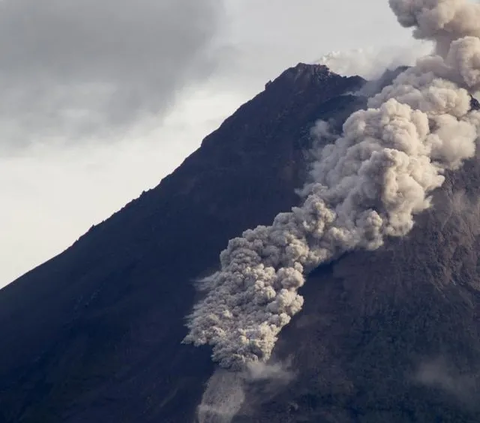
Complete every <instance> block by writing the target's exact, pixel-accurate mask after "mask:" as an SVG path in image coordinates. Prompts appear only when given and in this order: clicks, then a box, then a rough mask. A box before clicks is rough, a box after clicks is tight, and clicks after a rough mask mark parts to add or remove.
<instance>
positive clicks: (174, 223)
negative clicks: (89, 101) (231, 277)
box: [0, 64, 480, 423]
mask: <svg viewBox="0 0 480 423" xmlns="http://www.w3.org/2000/svg"><path fill="white" fill-rule="evenodd" d="M364 83H365V81H363V80H362V79H361V78H358V77H354V78H345V77H340V76H338V75H336V74H334V73H331V72H330V71H329V70H328V69H327V68H325V67H323V66H315V65H303V64H299V65H298V66H296V67H295V68H291V69H288V70H287V71H285V72H284V73H283V74H282V75H280V77H278V78H277V79H276V80H274V81H273V82H271V83H269V84H267V86H266V89H265V91H264V92H262V93H261V94H259V95H258V96H257V97H255V98H254V99H253V100H251V101H250V102H248V103H247V104H245V105H243V106H242V107H241V108H240V109H239V110H238V111H237V112H236V113H235V114H234V115H233V116H232V117H230V118H229V119H227V120H226V121H225V122H224V123H223V124H222V126H221V127H220V128H219V129H218V130H217V131H215V132H214V133H212V134H211V135H209V136H208V137H207V138H205V140H204V141H203V143H202V146H201V148H200V149H199V150H198V151H196V152H195V153H194V154H192V155H191V156H190V157H189V158H188V159H187V160H186V161H185V162H184V163H183V164H182V166H181V167H179V168H178V169H177V170H176V171H175V172H174V173H173V174H172V175H170V176H168V177H167V178H165V179H164V180H163V181H162V182H161V183H160V184H159V185H158V186H157V187H156V188H154V189H153V190H151V191H148V192H146V193H144V194H143V195H142V196H141V197H140V198H139V199H137V200H135V201H133V202H131V203H130V204H128V205H127V206H126V207H125V208H124V209H122V210H121V211H120V212H118V213H116V214H115V215H113V216H112V217H111V218H110V219H108V220H106V221H105V222H103V223H102V224H100V225H98V226H96V227H93V228H92V229H91V230H90V231H89V232H88V233H87V234H85V235H84V236H83V237H82V238H80V239H79V240H78V241H77V242H76V243H75V244H74V245H73V246H72V247H71V248H69V249H68V250H67V251H65V252H64V253H63V254H61V255H59V256H57V257H56V258H54V259H52V260H50V261H49V262H47V263H45V264H44V265H42V266H40V267H38V268H37V269H35V270H33V271H32V272H30V273H28V274H26V275H25V276H23V277H22V278H20V279H18V280H17V281H15V282H14V283H13V284H11V285H9V286H7V287H6V288H4V289H3V290H1V291H0V334H1V335H2V342H1V343H0V422H2V423H3V422H5V423H13V422H15V423H17V422H22V423H27V422H28V423H34V422H35V423H37V422H38V423H46V422H48V423H56V422H68V423H77V422H78V423H80V422H106V423H108V422H112V423H113V422H115V423H120V422H136V423H147V422H149V423H150V422H152V423H153V422H155V423H156V422H158V423H168V422H172V423H183V422H185V423H187V422H188V423H191V422H193V421H194V420H195V409H196V407H197V405H198V404H199V402H200V400H201V396H202V393H203V391H204V387H205V383H206V382H207V380H208V379H209V377H210V376H211V374H212V373H213V371H214V365H213V364H212V362H211V360H210V350H209V348H195V347H192V346H189V345H188V346H187V345H183V344H181V341H182V339H183V337H184V336H185V334H186V328H185V326H184V323H185V320H184V319H185V316H186V315H187V314H188V313H189V312H190V311H191V308H192V305H193V303H194V301H195V299H196V296H197V295H198V294H197V293H196V291H195V289H194V281H195V279H197V278H199V277H201V276H203V275H206V274H208V273H209V272H211V271H213V270H215V269H216V266H217V264H218V254H219V252H220V251H221V250H222V249H223V248H224V247H225V246H226V244H227V241H228V239H230V238H231V237H234V236H237V235H239V234H240V233H241V232H242V231H243V230H244V229H247V228H251V227H254V226H256V225H258V224H269V223H270V222H271V221H272V219H273V218H274V216H275V215H276V214H277V213H278V212H280V211H284V210H288V209H289V208H290V207H291V206H293V205H295V204H296V203H298V201H299V199H298V197H297V196H296V194H295V189H296V188H299V187H301V186H302V185H303V182H304V180H305V176H306V173H307V169H308V157H307V155H306V153H305V152H306V151H307V150H308V148H309V146H310V143H311V137H310V129H311V127H312V125H313V124H314V123H315V121H316V120H317V119H324V120H331V121H332V123H333V125H334V126H340V125H341V124H342V122H343V121H344V120H345V118H346V117H347V116H348V115H350V114H351V113H352V112H353V111H354V110H356V109H358V108H361V107H364V106H365V99H364V98H362V97H359V96H354V95H352V94H351V93H352V92H355V91H356V90H358V89H359V88H360V87H362V86H363V85H364ZM472 104H474V103H472ZM479 182H480V165H479V163H478V160H477V159H475V160H472V161H470V162H468V163H467V164H466V165H465V166H464V168H463V169H462V170H461V171H458V172H456V173H452V174H448V175H447V182H446V183H445V184H444V187H443V188H442V189H441V190H439V191H438V192H437V193H436V195H435V198H434V204H435V206H434V208H433V209H432V210H429V211H428V212H427V213H424V214H423V215H421V216H420V218H419V219H417V225H416V228H415V229H414V230H413V231H412V232H411V234H410V235H409V236H408V237H406V238H404V239H399V240H392V241H391V242H389V243H388V244H387V245H386V246H385V247H384V248H382V249H381V250H378V251H376V252H373V253H372V252H370V253H368V252H354V253H350V254H348V255H345V256H343V257H342V258H340V259H339V260H337V261H336V262H334V263H332V264H330V265H328V266H322V267H320V268H319V269H317V270H316V271H315V272H314V273H313V274H312V275H310V277H309V279H308V281H307V284H306V285H305V287H304V288H303V290H302V294H303V295H304V296H305V306H304V309H303V311H302V312H301V313H300V314H299V315H298V316H296V317H295V318H294V320H293V321H292V323H291V324H290V325H289V326H287V327H286V328H285V330H284V331H283V332H282V334H281V336H280V340H279V342H278V344H277V347H276V349H275V351H274V353H275V354H274V356H275V357H274V360H275V361H276V362H278V363H282V364H281V365H282V366H283V369H284V371H285V373H286V374H288V375H289V376H288V378H286V379H285V378H283V379H282V380H277V379H275V378H272V379H271V380H267V381H261V382H257V383H253V382H252V383H251V385H249V387H248V389H247V390H246V393H245V394H246V399H245V402H244V405H243V407H242V409H241V410H240V412H239V413H238V415H237V416H236V417H235V418H234V420H233V421H234V422H236V423H240V422H258V423H260V422H276V423H277V422H278V423H283V422H285V423H287V422H288V423H290V422H326V423H327V422H328V423H337V422H338V423H349V422H361V423H377V422H378V423H384V422H393V423H396V422H478V421H480V409H479V406H478V404H479V403H480V402H479V400H480V392H479V386H478V382H479V379H478V372H479V368H480V333H479V330H480V327H479V317H480V301H479V300H480V295H479V290H480V274H479V272H480V267H479V265H478V264H477V263H480V262H479V254H478V253H477V251H478V246H479V245H478V244H479V243H480V238H479V235H480V223H479V222H480V203H479V202H478V200H477V199H478V197H479V194H480V188H479V187H480V184H479Z"/></svg>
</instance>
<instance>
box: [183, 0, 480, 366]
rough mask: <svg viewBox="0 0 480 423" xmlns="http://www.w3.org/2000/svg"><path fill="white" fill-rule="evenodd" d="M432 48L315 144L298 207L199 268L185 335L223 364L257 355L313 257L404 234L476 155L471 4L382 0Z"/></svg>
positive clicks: (477, 26)
mask: <svg viewBox="0 0 480 423" xmlns="http://www.w3.org/2000/svg"><path fill="white" fill-rule="evenodd" d="M390 5H391V7H392V9H393V11H394V12H395V13H396V14H397V16H398V20H399V21H400V23H401V24H403V25H405V26H413V27H414V28H415V36H416V37H418V38H425V39H429V40H432V41H434V42H436V50H435V54H434V55H431V56H428V57H425V58H423V59H421V60H419V62H418V63H417V65H415V66H414V67H413V68H411V69H409V70H407V71H406V72H404V73H402V74H401V75H399V76H398V77H397V78H396V79H395V80H394V82H393V83H392V85H390V86H388V87H386V88H385V89H384V90H383V91H382V92H381V93H379V94H377V95H375V96H374V97H372V98H371V99H370V100H369V104H368V107H369V108H368V109H367V110H361V111H358V112H355V113H354V114H353V115H351V116H350V117H349V118H348V119H347V121H346V122H345V124H344V126H343V134H342V135H341V136H340V137H339V138H338V139H337V140H336V141H335V142H334V143H333V144H330V145H327V146H326V147H324V148H323V149H322V150H321V151H319V152H318V153H317V154H316V157H318V160H317V161H316V163H315V164H314V166H313V169H312V172H311V177H312V181H310V182H309V183H308V184H306V186H305V187H304V189H303V194H304V201H303V205H302V206H301V207H296V208H293V209H292V211H290V212H288V213H280V214H279V215H278V216H277V217H276V218H275V220H274V222H273V223H272V225H271V226H259V227H257V228H256V229H253V230H247V231H246V232H244V233H243V236H242V237H240V238H235V239H232V240H231V241H230V242H229V244H228V247H227V249H226V250H225V251H223V252H222V253H221V255H220V263H221V269H220V270H219V271H218V272H216V273H215V274H213V275H212V276H210V277H208V278H206V279H205V280H204V281H203V283H202V287H203V289H205V291H206V296H205V298H204V299H203V300H201V301H200V302H199V303H198V304H197V305H196V306H195V307H194V311H193V313H192V315H191V316H190V320H189V322H188V327H189V329H190V332H189V334H188V336H187V337H186V339H185V342H191V343H194V344H195V345H204V344H209V345H211V346H212V347H213V359H214V360H215V361H218V362H219V363H220V365H221V366H224V367H227V368H233V369H241V368H243V367H244V366H245V364H248V363H252V362H257V361H266V360H268V359H269V357H270V355H271V353H272V349H273V347H274V346H275V342H276V340H277V337H278V334H279V332H280V331H281V329H282V328H283V327H284V326H285V325H287V324H288V323H289V322H290V320H291V318H292V316H294V315H295V314H296V313H298V312H299V311H300V310H301V309H302V305H303V298H302V296H301V295H299V293H298V290H299V288H300V287H301V286H302V285H303V284H304V282H305V276H304V275H306V274H308V272H310V271H311V270H312V269H314V268H315V267H317V266H318V265H320V264H322V263H325V262H328V261H330V260H333V259H335V258H336V257H338V256H339V255H340V254H342V253H345V252H347V251H350V250H353V249H357V248H364V249H367V250H375V249H377V248H379V247H380V246H382V244H383V243H384V240H385V238H386V237H391V236H395V237H399V236H404V235H406V234H407V233H408V232H409V231H410V230H411V229H412V227H413V225H414V216H415V215H416V214H418V213H421V212H422V211H424V210H425V209H427V208H428V207H430V205H431V195H432V192H433V191H434V190H435V189H436V188H438V187H440V186H441V185H442V183H443V181H444V173H445V171H446V170H455V169H457V168H459V167H460V166H461V165H462V162H463V161H464V160H465V159H468V158H471V157H473V156H474V153H475V147H476V140H477V136H478V133H479V129H480V114H479V112H477V111H473V110H471V96H470V93H469V92H473V91H475V90H476V89H477V88H478V86H479V82H480V40H479V39H478V38H476V37H477V36H478V35H480V5H473V4H468V3H466V2H464V1H461V0H437V1H435V0H423V1H422V0H390Z"/></svg>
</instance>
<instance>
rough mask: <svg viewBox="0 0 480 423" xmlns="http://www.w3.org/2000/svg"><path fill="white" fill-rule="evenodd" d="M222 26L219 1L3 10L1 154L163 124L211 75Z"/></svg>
mask: <svg viewBox="0 0 480 423" xmlns="http://www.w3.org/2000/svg"><path fill="white" fill-rule="evenodd" d="M222 18H223V6H222V2H221V1H220V0H205V1H202V2H198V1H195V0H184V1H176V0H160V1H151V0H139V1H136V2H132V1H128V0H102V1H101V2H96V1H93V0H62V1H59V0H44V1H37V0H4V1H2V2H0V56H1V58H2V65H1V67H0V89H1V92H2V96H1V98H0V124H1V125H2V142H1V144H0V147H9V148H12V147H17V148H19V147H24V146H25V145H26V144H28V143H29V142H31V141H30V140H31V139H32V134H35V140H36V141H38V139H39V138H48V137H57V138H70V139H72V140H73V139H75V140H77V141H76V142H78V140H79V139H86V138H87V137H88V136H92V135H95V136H107V135H110V133H111V132H112V131H113V132H115V131H117V130H119V129H124V128H126V127H127V126H128V125H132V124H133V123H135V122H136V121H137V120H139V119H141V118H145V117H148V116H156V117H158V116H160V115H161V114H162V113H164V112H165V111H166V110H167V109H168V108H169V106H170V105H171V104H172V102H173V101H174V100H175V95H176V94H177V92H178V91H179V90H181V89H182V88H183V87H184V86H185V85H186V84H191V83H195V81H199V80H201V79H203V78H205V77H207V76H208V75H209V74H210V73H211V71H212V70H213V69H214V67H215V65H216V61H217V56H216V52H215V49H214V47H213V44H212V43H214V39H215V36H216V34H217V32H218V30H219V26H220V23H221V20H222ZM27 128H28V129H27Z"/></svg>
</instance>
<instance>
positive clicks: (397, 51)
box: [314, 43, 432, 80]
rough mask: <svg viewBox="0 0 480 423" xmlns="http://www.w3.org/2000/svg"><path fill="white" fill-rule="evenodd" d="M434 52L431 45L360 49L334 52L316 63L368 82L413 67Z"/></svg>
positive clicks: (340, 73)
mask: <svg viewBox="0 0 480 423" xmlns="http://www.w3.org/2000/svg"><path fill="white" fill-rule="evenodd" d="M431 50H432V46H431V44H429V43H422V44H414V45H413V44H412V45H408V46H402V47H389V48H381V49H377V48H359V49H355V50H348V51H332V52H330V53H328V54H326V55H324V56H322V57H321V58H320V59H318V60H317V61H315V62H314V63H318V64H320V65H325V66H327V67H328V68H329V69H330V70H331V71H332V72H335V73H337V74H339V75H344V76H356V75H358V76H361V77H362V78H365V79H367V80H375V79H378V78H380V77H381V76H382V75H383V73H384V72H385V71H386V70H387V69H389V70H394V69H397V68H398V67H400V66H413V65H414V64H415V62H416V60H417V59H418V58H419V57H422V56H424V55H426V54H428V53H430V52H431Z"/></svg>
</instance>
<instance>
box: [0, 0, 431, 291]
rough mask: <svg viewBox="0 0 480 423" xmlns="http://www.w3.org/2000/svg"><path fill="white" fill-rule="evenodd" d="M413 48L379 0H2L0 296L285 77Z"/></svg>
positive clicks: (399, 58)
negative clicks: (291, 70)
mask: <svg viewBox="0 0 480 423" xmlns="http://www.w3.org/2000/svg"><path fill="white" fill-rule="evenodd" d="M426 48H428V46H425V45H419V44H413V42H412V40H411V37H410V34H409V31H408V30H405V29H402V28H401V27H400V26H399V25H398V24H397V23H396V21H395V19H394V17H393V14H392V13H391V12H390V10H389V8H388V0H369V1H368V2H354V1H352V0H297V1H295V2H292V1H291V0H268V1H267V0H202V1H198V0H136V1H132V0H42V1H41V2H39V1H38V0H2V1H1V2H0V57H2V63H1V67H0V90H1V93H2V95H1V96H0V287H1V286H4V285H6V284H8V283H10V282H11V281H13V280H14V279H16V278H17V277H19V276H20V275H22V274H24V273H25V272H27V271H29V270H30V269H32V268H34V267H36V266H37V265H39V264H41V263H43V262H44V261H46V260H48V259H50V258H52V257H53V256H55V255H57V254H59V253H61V252H62V251H63V250H65V249H66V248H68V247H69V246H70V245H71V244H72V243H73V242H75V240H76V239H78V238H79V237H80V236H81V235H82V234H83V233H85V232H86V231H87V230H88V229H89V228H90V227H91V226H92V225H93V224H98V223H100V222H102V221H103V220H105V219H107V218H108V217H109V216H111V215H112V214H113V213H114V212H116V211H117V210H119V209H120V208H122V207H123V206H124V205H125V204H126V203H127V202H129V201H130V200H132V199H133V198H136V197H138V196H139V195H140V194H141V193H142V191H144V190H148V189H150V188H153V187H155V186H156V185H158V183H159V182H160V181H161V179H162V178H163V177H164V176H166V175H167V174H169V173H171V172H172V171H173V170H174V169H175V168H176V167H178V166H179V165H180V164H181V162H182V161H183V160H184V159H185V158H186V157H187V156H188V155H189V154H190V153H191V152H193V151H194V150H195V149H196V148H198V147H199V145H200V143H201V141H202V139H203V138H204V137H205V136H206V135H207V134H208V133H210V132H212V131H213V130H215V129H216V128H217V127H218V126H219V125H220V124H221V122H222V121H223V120H224V119H225V118H226V117H228V116H229V115H231V114H232V113H233V112H234V111H235V110H236V109H237V108H238V107H239V106H240V105H241V104H243V103H244V102H245V101H247V100H249V99H250V98H251V97H253V96H254V95H255V94H257V93H258V92H260V91H262V90H263V89H264V85H265V83H266V82H268V81H269V80H271V79H274V78H275V77H277V76H278V75H279V74H280V73H281V72H282V71H283V70H285V69H286V68H288V67H290V66H294V65H296V64H297V63H298V62H306V63H313V62H318V61H320V62H322V63H327V64H329V65H330V66H331V67H332V68H333V70H336V71H338V72H341V73H344V74H355V73H360V74H362V75H363V76H366V77H374V76H376V74H377V73H378V72H379V71H381V70H383V69H384V68H385V67H387V66H389V65H392V66H393V65H396V64H403V63H409V62H411V61H412V60H413V58H414V57H415V55H417V54H419V52H423V51H424V50H425V49H426ZM332 52H333V53H332Z"/></svg>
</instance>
